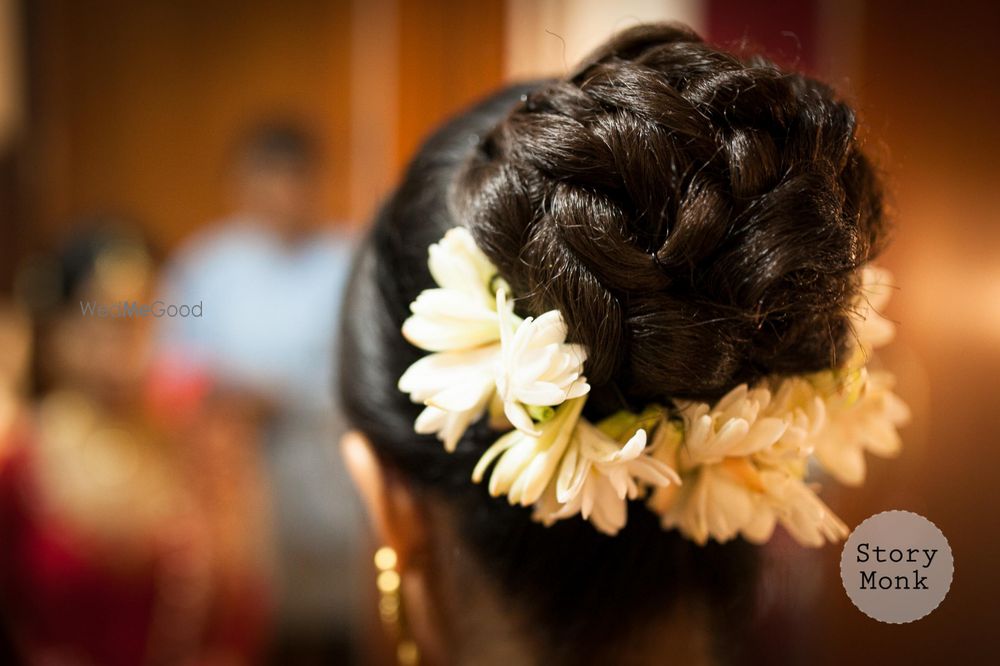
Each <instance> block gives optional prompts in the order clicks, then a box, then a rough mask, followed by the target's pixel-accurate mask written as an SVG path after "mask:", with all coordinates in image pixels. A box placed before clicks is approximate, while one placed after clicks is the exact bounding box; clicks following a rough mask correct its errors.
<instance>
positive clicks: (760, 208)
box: [342, 26, 884, 663]
mask: <svg viewBox="0 0 1000 666" xmlns="http://www.w3.org/2000/svg"><path fill="white" fill-rule="evenodd" d="M454 226H464V227H466V228H468V229H469V231H470V232H471V233H472V235H473V237H474V238H475V240H476V243H477V245H478V246H479V248H480V249H482V250H483V252H485V254H486V255H487V256H488V258H489V259H490V261H491V262H492V263H493V264H495V265H496V266H497V268H498V270H499V274H500V275H501V276H502V277H503V278H504V279H505V280H506V281H507V282H508V283H509V284H510V286H511V288H512V291H513V293H515V294H517V295H518V296H519V297H520V298H519V299H518V300H517V302H516V309H517V312H518V313H519V314H521V315H525V316H526V315H538V314H541V313H542V312H546V311H549V310H559V311H560V312H561V313H562V314H563V316H564V317H565V320H566V322H567V324H568V326H569V341H570V342H574V343H581V344H583V345H585V346H586V347H587V348H588V350H589V355H588V359H587V363H586V365H585V371H586V374H587V377H588V380H589V382H590V384H591V386H592V390H591V396H590V399H589V400H588V402H587V407H586V412H585V414H586V415H587V416H588V417H589V418H591V419H599V418H602V417H604V416H607V415H609V414H611V413H614V412H616V411H617V410H620V409H633V410H634V409H638V408H640V407H641V406H643V405H645V404H648V403H650V402H666V401H669V400H671V399H679V398H686V399H700V400H711V399H714V398H717V397H719V396H721V395H723V394H724V393H726V392H727V391H728V390H730V389H732V388H733V387H735V386H737V385H738V384H740V383H743V382H753V381H755V380H757V379H760V378H762V377H764V376H768V375H789V374H801V373H807V372H813V371H817V370H821V369H825V368H830V367H835V366H837V365H838V364H839V363H840V362H841V361H842V357H843V356H844V355H845V353H846V350H847V349H848V347H849V344H850V339H849V336H850V326H849V324H848V318H847V315H848V311H849V308H850V307H851V304H852V302H853V299H854V297H855V295H856V292H857V287H858V284H857V277H856V275H857V269H858V267H860V266H861V265H863V264H864V263H865V262H867V261H868V260H869V259H870V258H871V257H872V255H873V253H874V252H875V251H876V249H877V247H878V245H879V243H880V241H881V238H882V235H883V227H884V218H883V212H882V208H881V199H880V191H879V188H878V184H877V179H876V177H875V174H874V172H873V170H872V167H871V165H870V164H869V162H868V161H867V159H866V158H865V157H864V155H863V154H862V153H861V151H860V148H859V145H858V141H857V139H856V137H855V117H854V113H853V111H852V110H851V109H850V108H849V107H848V106H846V105H845V104H843V103H842V102H839V101H838V100H837V99H836V98H835V97H834V95H833V93H832V92H831V91H830V90H829V89H828V88H826V87H825V86H823V85H822V84H820V83H817V82H815V81H813V80H811V79H808V78H805V77H803V76H800V75H797V74H791V73H787V72H783V71H781V70H779V69H778V68H777V67H775V66H774V65H772V64H771V63H769V62H768V61H766V60H763V59H760V58H752V59H740V58H738V57H736V56H733V55H730V54H728V53H726V52H723V51H720V50H717V49H715V48H713V47H711V46H708V45H706V44H704V43H703V42H701V41H700V39H699V38H698V37H696V36H695V35H694V34H692V33H690V32H689V31H687V30H685V29H683V28H679V27H676V26H648V27H640V28H636V29H633V30H629V31H626V32H624V33H622V34H620V35H618V36H617V37H615V38H614V39H612V40H611V41H610V42H608V43H607V44H606V45H604V46H603V47H602V48H600V49H599V50H598V51H597V52H595V53H594V54H593V55H592V56H591V57H590V58H588V59H587V60H586V61H585V62H584V63H583V64H582V65H581V66H580V67H579V68H578V69H577V71H576V72H574V73H573V74H572V75H571V76H569V77H568V78H567V79H565V80H560V81H554V82H544V83H541V84H536V85H529V86H521V87H514V88H510V89H507V90H505V91H502V92H500V93H498V94H497V95H495V96H494V97H492V98H490V99H489V100H487V101H485V102H483V103H482V104H480V105H478V106H477V107H475V108H473V109H472V110H471V111H469V112H467V113H465V114H464V115H462V116H460V117H458V118H456V119H455V120H453V121H452V122H450V123H449V124H447V125H446V126H445V127H443V128H442V129H441V130H440V131H439V132H438V133H437V134H435V135H434V136H433V137H432V138H431V139H430V140H429V141H428V143H427V144H426V145H425V146H424V147H423V149H422V150H421V151H420V153H419V154H418V155H417V157H416V158H415V159H414V161H413V162H412V163H411V165H410V167H409V169H408V171H407V173H406V175H405V176H404V178H403V181H402V183H401V184H400V186H399V188H398V189H397V191H396V192H395V193H394V194H393V196H392V197H391V198H390V199H389V201H388V202H387V203H386V205H385V206H384V208H383V209H382V210H381V212H380V213H379V215H378V218H377V219H376V221H375V225H374V227H373V229H372V231H371V234H370V236H369V238H368V240H367V242H366V243H365V245H364V247H363V249H362V251H361V253H360V255H359V258H358V262H357V265H356V271H355V276H354V279H353V282H352V284H351V287H350V292H349V294H348V299H347V305H346V309H345V325H346V331H345V336H344V347H343V366H342V367H343V370H342V372H343V374H342V394H343V396H344V400H345V403H346V408H347V412H348V415H349V417H350V419H351V421H352V422H353V424H354V426H355V427H356V428H357V429H358V430H359V431H360V432H361V433H362V434H363V435H364V437H365V438H366V440H367V441H368V442H369V443H370V444H369V446H370V451H371V452H373V456H374V458H373V460H374V461H375V462H376V463H377V465H378V467H379V474H380V475H381V477H380V478H381V479H382V480H381V481H380V483H381V487H382V488H383V490H385V488H388V487H390V486H391V487H393V488H398V489H401V490H397V491H386V492H385V494H386V496H392V495H393V493H396V494H397V495H398V493H399V492H403V493H404V494H406V495H407V496H408V497H409V498H411V499H409V500H406V502H405V504H406V506H411V507H413V506H416V507H417V508H415V509H413V511H412V512H410V511H409V510H406V511H403V513H405V514H407V515H409V516H410V517H411V518H413V519H414V520H417V521H418V522H421V523H422V525H423V527H421V528H420V530H419V531H420V538H419V539H416V540H415V542H419V543H420V544H422V546H421V548H422V549H423V554H422V555H421V560H420V561H421V562H422V564H421V567H422V568H423V570H424V571H426V572H429V573H426V575H425V577H427V578H433V579H435V581H436V582H435V583H434V584H432V585H430V586H429V588H432V589H433V590H436V591H433V592H432V593H431V596H435V595H440V596H442V597H447V596H448V595H449V594H450V595H451V596H452V597H454V595H455V591H456V590H458V589H459V587H458V585H462V583H456V582H455V581H456V580H458V579H463V580H464V579H465V578H467V577H469V576H472V577H478V578H481V579H482V580H483V581H484V583H483V584H484V585H485V586H486V587H487V588H488V589H491V590H494V591H495V592H496V595H497V598H498V599H500V600H501V601H500V603H501V605H502V606H503V608H504V609H505V610H508V609H509V610H510V615H511V616H513V617H517V618H521V620H520V622H521V623H522V624H523V627H522V632H521V633H522V635H523V637H524V639H525V640H526V641H529V642H533V643H534V644H535V645H537V646H540V647H539V648H538V649H539V650H542V651H544V652H545V653H546V656H547V657H549V658H553V659H561V660H563V661H566V662H575V663H581V662H585V661H589V660H593V661H600V660H601V657H602V655H607V654H611V652H609V651H611V650H620V649H621V648H622V641H623V640H630V639H635V640H636V641H643V640H645V638H646V637H648V633H647V628H648V627H650V626H654V625H655V624H656V622H657V621H658V620H659V619H661V618H662V617H665V616H667V615H669V614H670V612H671V611H675V610H676V609H677V608H678V607H680V608H683V609H685V610H689V609H698V608H704V607H711V608H712V609H713V613H712V618H711V619H713V620H716V621H719V625H720V626H730V627H736V626H738V623H735V622H733V618H734V617H736V616H738V615H741V614H742V613H743V611H744V607H745V605H746V604H747V603H748V602H750V601H751V594H752V591H753V559H754V553H753V549H752V548H751V547H749V546H747V545H746V544H743V543H740V542H736V543H731V544H728V545H726V546H719V545H711V544H710V545H708V546H704V547H702V546H697V545H694V544H693V543H691V542H689V541H687V540H685V539H684V538H682V537H681V536H679V535H678V534H677V533H676V532H665V531H663V530H662V529H661V527H660V524H659V520H658V518H657V517H656V516H654V515H653V514H651V513H649V512H647V511H644V510H642V508H641V507H637V510H633V511H630V513H629V521H628V524H627V526H626V527H625V528H624V529H623V530H622V531H621V532H619V533H618V535H617V536H615V537H613V538H612V537H607V536H604V535H602V534H600V533H598V532H596V531H595V530H594V529H593V528H592V527H591V526H590V525H589V524H587V523H585V522H584V521H582V520H578V519H576V520H566V521H561V522H558V523H556V524H555V525H553V526H552V527H543V526H541V525H539V524H537V523H534V522H532V521H531V519H530V510H527V509H522V508H517V507H511V506H509V505H508V504H507V502H506V501H505V500H504V499H503V498H499V499H496V498H491V497H490V496H489V494H488V493H487V491H486V489H485V488H483V487H481V486H478V485H475V484H473V483H471V481H470V476H471V471H472V469H473V466H474V465H475V463H476V461H477V460H478V458H479V456H481V455H482V453H483V451H484V450H485V449H486V448H487V447H488V446H489V445H490V444H491V443H492V442H493V441H494V440H495V439H496V433H495V432H492V431H491V430H490V428H489V427H488V425H487V424H485V423H478V424H476V425H475V426H473V427H472V428H470V429H469V430H468V431H467V432H466V434H465V436H464V437H463V438H462V440H461V441H460V442H459V445H458V447H457V450H456V451H455V453H453V454H448V453H446V452H445V451H444V450H443V448H442V447H441V445H440V443H439V442H437V441H436V440H434V439H433V438H431V437H425V436H418V435H416V434H414V432H413V421H414V418H415V417H416V415H417V414H418V413H419V410H420V406H418V405H413V404H411V403H410V401H409V399H408V398H407V396H406V395H405V394H403V393H402V392H400V391H399V390H398V388H397V381H398V379H399V377H400V376H401V375H402V374H403V372H404V371H405V370H406V369H407V367H408V366H409V365H410V364H412V363H413V362H414V361H416V360H417V359H418V358H420V357H421V355H422V353H421V352H420V351H419V350H417V349H416V348H414V347H412V346H410V345H409V344H408V343H407V342H406V341H405V340H404V339H403V338H402V336H401V333H400V328H401V326H402V324H403V321H404V320H405V319H406V317H407V316H408V315H409V310H408V306H409V303H410V302H411V301H412V300H413V299H414V298H415V297H416V296H417V294H418V293H419V292H420V291H421V290H423V289H426V288H428V287H431V286H432V280H431V276H430V275H429V272H428V269H427V265H426V260H427V247H428V246H429V245H430V244H431V243H433V242H435V241H437V240H438V239H440V237H441V236H442V235H443V233H444V232H445V230H447V229H449V228H451V227H454ZM411 500H412V501H411ZM369 504H371V502H369ZM383 528H385V525H383ZM397 531H398V528H397ZM383 536H384V535H383ZM467 572H474V573H471V574H470V573H467ZM448 589H450V590H451V592H450V593H449V592H448V591H447V590H448ZM467 603H470V604H471V602H468V601H467ZM434 604H435V605H436V606H438V607H445V609H446V610H443V611H440V612H441V613H442V615H444V616H446V617H444V619H442V620H440V623H441V624H442V625H443V626H445V627H446V628H445V629H443V630H442V631H443V632H444V633H446V634H447V633H449V628H448V627H451V630H453V629H454V627H455V626H456V625H457V624H462V620H461V619H458V618H455V617H450V618H449V617H447V616H448V612H447V608H448V607H452V608H454V607H457V606H460V605H461V604H460V602H458V601H456V600H455V599H454V598H452V599H450V600H449V599H447V598H445V599H441V598H436V599H435V600H434ZM451 615H452V616H454V615H455V613H454V612H452V613H451ZM464 620H465V621H466V624H463V626H467V622H468V618H464ZM446 640H458V639H457V638H455V637H454V636H450V637H449V638H447V639H446ZM727 642H728V643H729V644H730V645H732V644H734V641H732V640H729V641H727Z"/></svg>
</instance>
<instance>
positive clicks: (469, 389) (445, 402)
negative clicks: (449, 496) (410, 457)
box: [399, 344, 500, 451]
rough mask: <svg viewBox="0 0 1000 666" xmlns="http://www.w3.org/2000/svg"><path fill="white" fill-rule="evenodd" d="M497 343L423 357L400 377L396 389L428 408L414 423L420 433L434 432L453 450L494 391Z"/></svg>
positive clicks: (498, 349) (498, 346) (446, 447)
mask: <svg viewBox="0 0 1000 666" xmlns="http://www.w3.org/2000/svg"><path fill="white" fill-rule="evenodd" d="M499 357H500V345H496V344H494V345H487V346H484V347H478V348H475V349H469V350H464V351H453V352H440V353H437V354H430V355H429V356H425V357H423V358H422V359H420V360H419V361H417V362H416V363H414V364H413V365H411V366H410V367H409V368H408V369H407V370H406V372H405V373H403V376H402V377H400V378H399V389H400V390H401V391H403V392H405V393H409V394H410V399H411V400H413V401H414V402H421V403H423V404H425V405H427V408H426V409H424V411H423V412H421V414H420V416H419V417H418V418H417V421H416V424H415V426H414V428H415V430H416V431H417V432H418V433H419V434H422V435H426V434H437V436H438V439H440V440H441V441H442V442H444V445H445V449H447V450H448V451H454V450H455V446H456V445H457V444H458V440H459V439H461V437H462V434H463V433H464V432H465V430H466V428H468V427H469V425H470V424H472V423H474V422H475V421H477V420H479V418H480V417H481V416H482V415H483V412H484V411H485V409H486V407H487V405H488V404H489V401H490V399H491V398H492V397H493V395H494V392H495V390H496V384H495V383H494V382H495V380H494V369H495V367H496V363H497V359H498V358H499Z"/></svg>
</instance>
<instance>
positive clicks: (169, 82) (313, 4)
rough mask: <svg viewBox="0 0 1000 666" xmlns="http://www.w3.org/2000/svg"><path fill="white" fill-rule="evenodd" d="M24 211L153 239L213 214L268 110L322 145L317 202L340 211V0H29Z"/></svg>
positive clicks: (344, 115) (343, 123) (344, 83)
mask: <svg viewBox="0 0 1000 666" xmlns="http://www.w3.org/2000/svg"><path fill="white" fill-rule="evenodd" d="M27 8H28V10H29V18H30V25H31V30H30V46H31V48H30V57H31V60H32V72H31V76H32V79H31V80H32V84H33V91H32V92H33V94H32V102H33V104H32V115H31V121H32V127H31V132H32V137H33V140H32V146H31V154H30V160H31V167H32V170H31V173H32V176H33V177H32V180H31V182H32V191H31V192H30V193H29V200H30V203H31V204H32V208H33V217H34V218H35V220H37V221H38V222H40V223H41V224H42V225H43V227H44V232H43V233H44V235H45V236H46V237H51V236H53V235H58V234H59V233H61V232H62V230H63V229H65V226H66V224H67V223H68V221H69V220H71V219H72V217H73V216H74V215H78V214H81V213H86V212H90V211H94V210H108V209H110V210H115V211H122V212H125V213H128V214H132V215H134V216H135V217H136V218H137V219H139V221H140V222H141V223H142V224H143V225H144V226H145V227H146V228H148V229H149V230H150V232H151V235H152V236H153V238H154V239H155V240H157V241H159V242H160V243H161V244H163V245H166V246H171V245H173V244H175V243H176V242H177V241H178V240H179V239H180V238H181V237H182V236H184V235H186V234H188V233H190V232H191V231H192V230H194V229H195V228H197V227H198V226H199V225H202V224H204V223H205V222H206V221H208V220H210V219H211V218H213V217H215V216H217V215H219V214H222V213H223V212H225V210H226V203H227V202H226V188H225V181H224V179H223V178H222V174H223V170H224V167H225V161H226V158H227V153H228V151H229V149H230V146H231V144H232V142H233V140H234V138H235V137H236V136H238V134H239V132H241V131H243V129H244V128H245V127H246V125H247V124H248V123H253V122H255V121H258V120H259V119H260V118H261V117H263V116H267V115H271V114H273V115H282V116H290V117H294V118H301V119H302V121H304V122H305V123H307V124H308V125H310V126H311V127H312V129H313V130H314V131H315V132H317V133H318V134H319V135H320V136H321V137H322V139H323V140H324V142H325V144H326V150H327V157H328V159H327V166H328V172H327V175H326V178H325V179H324V183H325V186H324V191H323V193H322V201H323V206H324V210H325V213H326V214H327V215H329V216H330V217H333V218H341V217H344V216H345V215H346V213H347V192H348V189H347V177H348V173H349V165H348V164H347V155H348V142H349V134H348V132H349V118H348V114H349V106H348V104H347V94H348V89H349V85H348V75H349V62H348V55H349V36H350V35H349V22H348V18H349V10H350V6H349V4H347V3H345V2H328V1H325V0H296V2H280V1H278V0H270V1H253V2H242V1H240V0H213V2H201V1H199V0H148V1H144V2H131V1H129V0H95V1H92V2H86V3H83V2H79V3H78V2H70V1H69V0H41V1H40V2H37V3H28V7H27Z"/></svg>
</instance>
